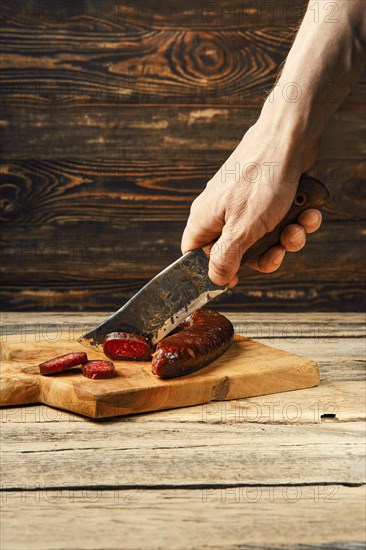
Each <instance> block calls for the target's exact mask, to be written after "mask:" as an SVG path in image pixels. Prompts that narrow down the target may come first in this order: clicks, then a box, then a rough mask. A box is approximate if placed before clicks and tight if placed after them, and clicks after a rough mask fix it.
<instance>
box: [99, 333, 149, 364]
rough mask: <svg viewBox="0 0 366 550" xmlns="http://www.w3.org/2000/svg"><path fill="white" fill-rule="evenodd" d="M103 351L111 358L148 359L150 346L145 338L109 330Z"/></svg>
mask: <svg viewBox="0 0 366 550" xmlns="http://www.w3.org/2000/svg"><path fill="white" fill-rule="evenodd" d="M103 351H104V353H105V355H106V356H107V357H110V358H111V359H132V360H134V361H149V360H150V359H151V354H152V346H151V343H150V342H149V340H147V338H144V337H143V336H140V335H139V334H130V333H128V332H111V333H110V334H107V336H106V337H105V340H104V344H103Z"/></svg>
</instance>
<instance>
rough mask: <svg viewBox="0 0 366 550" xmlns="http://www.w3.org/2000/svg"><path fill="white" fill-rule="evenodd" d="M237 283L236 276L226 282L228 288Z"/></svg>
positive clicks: (237, 278)
mask: <svg viewBox="0 0 366 550" xmlns="http://www.w3.org/2000/svg"><path fill="white" fill-rule="evenodd" d="M238 282H239V277H238V274H236V275H234V277H233V278H232V279H231V281H229V282H228V284H227V286H228V287H229V288H234V286H236V285H237V284H238Z"/></svg>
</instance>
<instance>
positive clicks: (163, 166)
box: [0, 0, 366, 311]
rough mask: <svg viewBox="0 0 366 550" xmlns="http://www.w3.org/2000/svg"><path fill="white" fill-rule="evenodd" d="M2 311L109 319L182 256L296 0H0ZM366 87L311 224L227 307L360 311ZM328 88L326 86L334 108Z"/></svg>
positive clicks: (247, 120) (354, 103)
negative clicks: (301, 239)
mask: <svg viewBox="0 0 366 550" xmlns="http://www.w3.org/2000/svg"><path fill="white" fill-rule="evenodd" d="M0 5H1V14H0V16H1V22H2V39H1V40H2V53H1V72H2V86H1V118H0V131H1V157H2V167H1V174H0V176H1V180H0V219H1V240H2V257H1V258H2V261H1V287H2V300H1V307H2V309H6V310H33V309H40V310H47V309H52V310H65V309H70V310H71V309H73V310H81V309H84V310H88V309H89V310H106V309H110V310H114V309H116V307H119V306H120V305H121V304H122V303H123V302H124V301H125V300H127V298H129V297H130V296H131V295H132V293H134V292H135V291H136V290H138V289H139V288H140V287H141V286H142V285H143V284H144V283H145V282H146V281H147V280H148V279H150V278H151V277H152V276H154V275H155V274H156V273H157V272H158V271H160V270H161V269H162V268H164V267H165V266H166V265H167V264H168V263H170V262H171V261H173V260H174V259H176V258H177V257H178V256H179V255H180V237H181V233H182V230H183V228H184V225H185V221H186V219H187V216H188V212H189V206H190V203H191V201H192V200H193V199H194V197H195V196H196V195H197V194H198V193H199V192H200V191H201V190H202V189H203V187H204V185H205V183H206V181H207V179H208V178H209V177H210V176H211V175H212V174H213V173H214V172H215V171H216V170H217V169H218V168H219V166H220V165H221V164H222V163H223V162H224V161H225V160H226V158H227V156H228V155H229V154H230V152H231V151H232V150H233V149H234V147H235V146H236V144H237V143H238V141H239V140H240V139H241V137H242V135H243V133H244V132H245V130H246V129H247V128H248V127H249V126H250V125H251V124H252V123H253V122H254V120H255V119H256V117H257V116H258V113H259V110H260V107H261V104H262V101H263V98H264V97H265V95H266V93H267V92H268V91H269V90H270V88H271V86H272V85H273V83H274V81H275V78H276V74H277V69H278V67H279V65H280V63H281V62H282V61H283V60H284V58H285V56H286V53H287V51H288V49H289V47H290V45H291V42H292V39H293V33H294V29H295V28H296V25H297V24H298V22H299V20H300V18H301V14H302V13H303V11H304V9H305V5H306V2H305V1H303V0H301V1H297V2H296V1H295V2H288V1H287V0H286V1H285V0H274V1H272V2H270V1H266V2H259V0H257V2H241V1H238V0H237V1H235V2H225V1H224V2H199V1H197V0H174V1H172V0H170V1H168V0H134V1H130V2H128V1H122V0H121V1H113V0H106V1H104V0H103V1H97V0H90V1H78V0H73V1H71V0H70V1H67V0H63V1H57V0H53V1H29V0H11V1H2V2H1V3H0ZM364 91H365V80H363V81H362V82H361V83H360V84H359V85H358V86H357V87H356V88H355V89H354V91H353V92H352V94H351V95H350V96H349V98H348V99H347V100H346V102H345V104H344V105H343V106H342V108H341V109H340V110H339V112H338V113H337V114H336V116H335V117H334V119H333V121H332V122H331V124H330V125H329V128H328V129H327V131H326V134H325V136H324V139H323V144H322V149H321V153H320V156H319V160H318V161H317V162H316V164H315V166H314V168H313V170H312V173H313V174H314V175H315V176H317V177H319V178H320V179H322V180H323V181H324V182H325V183H326V184H327V185H328V187H329V188H330V190H331V192H332V199H331V201H330V203H329V204H328V205H327V207H326V210H325V222H324V225H323V228H322V230H321V231H320V232H318V233H317V234H316V235H314V236H312V237H311V239H309V244H308V246H307V247H306V249H305V250H304V251H302V252H301V253H298V254H295V255H291V256H289V255H288V258H287V261H286V264H285V265H284V266H283V268H282V269H281V270H280V271H279V272H278V273H275V274H272V275H260V274H258V273H257V272H254V271H252V270H249V269H248V268H242V274H241V281H240V284H239V286H238V287H237V288H235V290H234V291H231V292H227V293H225V294H224V295H223V296H222V297H221V299H220V301H217V302H216V304H217V307H219V308H220V309H226V310H229V309H231V310H247V311H249V310H252V311H260V310H262V311H265V310H292V311H303V310H304V309H306V310H340V311H351V310H362V309H363V307H364V295H365V289H364V285H363V283H364V280H365V274H364V267H365V262H364V258H363V254H364V252H365V246H364V239H365V233H366V231H365V229H364V225H363V223H362V222H363V219H364V216H365V206H366V191H365V189H366V187H365V163H364V162H363V153H364V148H365V141H364V126H363V124H364V123H363V117H364V114H365V111H364V108H363V100H364V97H365V96H364ZM335 95H336V90H334V89H332V86H330V89H329V101H332V100H334V97H335Z"/></svg>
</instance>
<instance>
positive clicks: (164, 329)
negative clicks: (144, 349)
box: [78, 248, 228, 351]
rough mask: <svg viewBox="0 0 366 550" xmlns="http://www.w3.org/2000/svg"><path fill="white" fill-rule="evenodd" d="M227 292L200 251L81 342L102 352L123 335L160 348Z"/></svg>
mask: <svg viewBox="0 0 366 550" xmlns="http://www.w3.org/2000/svg"><path fill="white" fill-rule="evenodd" d="M227 288H228V287H227V285H224V286H217V285H215V284H214V283H213V282H212V281H211V280H210V279H209V277H208V257H207V254H206V253H205V251H204V250H203V249H202V248H197V249H195V250H192V251H190V252H187V253H186V254H184V255H183V256H182V257H181V258H179V259H178V260H176V261H175V262H174V263H172V264H171V265H170V266H169V267H167V268H166V269H164V270H163V271H162V272H161V273H159V274H158V275H156V277H154V278H153V279H151V281H150V282H148V283H147V284H146V285H145V286H144V287H143V288H142V289H141V290H139V292H137V294H135V295H134V296H133V297H132V298H131V299H130V300H129V301H128V302H127V303H126V304H125V305H124V306H122V307H121V308H120V309H119V310H118V311H116V313H114V314H113V315H111V317H108V318H107V319H105V320H104V321H103V322H102V323H101V324H100V325H98V326H97V327H96V328H95V329H93V330H92V331H91V332H88V333H87V334H84V335H83V336H81V337H80V338H79V339H78V341H79V342H80V343H81V344H83V345H84V346H86V347H89V348H92V349H94V350H97V351H102V350H103V342H104V338H105V336H106V335H107V334H108V333H110V332H115V331H117V332H118V331H121V332H130V333H135V334H141V335H142V336H145V337H146V338H149V339H150V340H151V341H152V343H153V344H156V343H157V342H159V341H160V340H161V339H162V338H164V336H166V335H167V334H169V332H171V331H172V330H173V329H174V328H175V327H176V326H177V325H179V323H181V322H182V321H183V320H184V319H185V318H186V317H187V315H189V314H190V313H192V311H194V310H196V309H198V308H200V307H202V306H203V305H205V304H206V303H207V302H209V301H210V300H212V298H215V296H218V295H219V294H221V293H222V292H224V291H225V290H227Z"/></svg>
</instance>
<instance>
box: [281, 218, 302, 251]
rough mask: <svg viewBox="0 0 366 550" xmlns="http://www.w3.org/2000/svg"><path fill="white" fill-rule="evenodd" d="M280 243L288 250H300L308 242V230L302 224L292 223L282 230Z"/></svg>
mask: <svg viewBox="0 0 366 550" xmlns="http://www.w3.org/2000/svg"><path fill="white" fill-rule="evenodd" d="M280 243H281V244H282V246H283V248H284V249H285V250H286V252H299V250H301V249H302V248H304V246H305V243H306V232H305V229H304V227H303V226H302V225H300V224H298V223H291V224H290V225H287V226H286V227H285V228H284V229H283V230H282V231H281V237H280Z"/></svg>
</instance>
